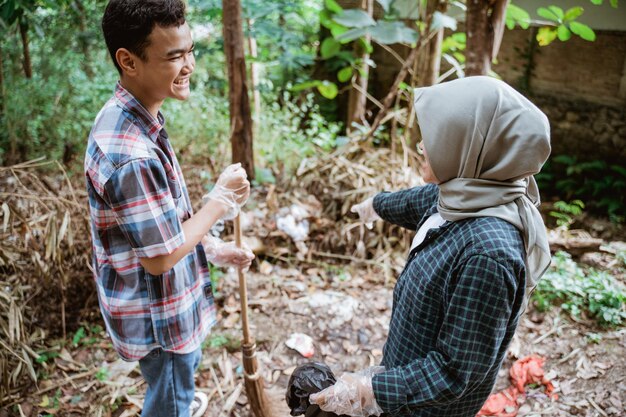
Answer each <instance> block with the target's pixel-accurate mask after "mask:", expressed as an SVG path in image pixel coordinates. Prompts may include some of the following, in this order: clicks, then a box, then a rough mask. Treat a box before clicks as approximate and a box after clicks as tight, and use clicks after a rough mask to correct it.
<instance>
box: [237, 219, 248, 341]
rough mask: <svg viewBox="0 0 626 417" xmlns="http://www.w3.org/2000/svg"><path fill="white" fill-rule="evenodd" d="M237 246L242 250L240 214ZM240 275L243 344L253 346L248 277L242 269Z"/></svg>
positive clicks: (239, 271) (239, 270) (238, 271)
mask: <svg viewBox="0 0 626 417" xmlns="http://www.w3.org/2000/svg"><path fill="white" fill-rule="evenodd" d="M235 245H237V247H238V248H240V249H241V218H240V214H238V215H237V217H235ZM237 273H238V275H239V298H240V299H241V327H242V329H243V343H244V344H246V345H247V344H251V343H252V341H251V340H250V329H249V327H248V290H247V288H246V276H245V274H244V273H243V271H242V270H241V269H238V270H237Z"/></svg>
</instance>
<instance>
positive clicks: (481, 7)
mask: <svg viewBox="0 0 626 417" xmlns="http://www.w3.org/2000/svg"><path fill="white" fill-rule="evenodd" d="M466 5H467V12H466V19H465V30H466V33H467V45H466V48H465V74H466V75H468V76H471V75H487V74H488V73H489V71H490V70H491V52H492V49H493V28H492V27H491V25H490V23H489V11H490V9H491V2H490V1H488V0H468V1H467V2H466Z"/></svg>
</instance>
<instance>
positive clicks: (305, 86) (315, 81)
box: [289, 80, 322, 93]
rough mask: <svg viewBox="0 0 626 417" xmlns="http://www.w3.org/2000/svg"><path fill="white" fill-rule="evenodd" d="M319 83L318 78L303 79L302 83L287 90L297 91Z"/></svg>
mask: <svg viewBox="0 0 626 417" xmlns="http://www.w3.org/2000/svg"><path fill="white" fill-rule="evenodd" d="M321 83H322V82H321V81H319V80H312V81H305V82H303V83H300V84H296V85H294V86H293V87H291V88H290V89H289V90H290V91H293V92H294V93H297V92H298V91H303V90H308V89H309V88H313V87H317V86H318V85H320V84H321Z"/></svg>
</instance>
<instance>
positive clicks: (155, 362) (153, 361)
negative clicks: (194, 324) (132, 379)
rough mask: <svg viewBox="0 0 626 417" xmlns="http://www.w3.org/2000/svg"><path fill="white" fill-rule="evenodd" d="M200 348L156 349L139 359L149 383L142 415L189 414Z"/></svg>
mask: <svg viewBox="0 0 626 417" xmlns="http://www.w3.org/2000/svg"><path fill="white" fill-rule="evenodd" d="M201 358H202V350H201V349H198V350H196V351H195V352H192V353H188V354H185V355H178V354H174V353H170V352H165V351H163V350H162V349H155V350H153V351H152V352H150V353H149V354H148V355H147V356H146V357H145V358H143V359H141V360H140V361H139V368H140V369H141V373H142V375H143V377H144V379H145V380H146V382H147V383H148V390H147V391H146V398H145V400H144V403H143V410H142V411H141V416H142V417H189V406H190V405H191V401H192V400H193V396H194V393H195V388H196V387H195V382H194V373H195V371H196V369H197V368H198V365H200V359H201Z"/></svg>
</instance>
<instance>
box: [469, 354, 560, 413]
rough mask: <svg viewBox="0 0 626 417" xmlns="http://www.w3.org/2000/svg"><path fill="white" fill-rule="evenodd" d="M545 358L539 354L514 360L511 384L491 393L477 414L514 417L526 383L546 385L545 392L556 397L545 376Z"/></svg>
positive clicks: (521, 402)
mask: <svg viewBox="0 0 626 417" xmlns="http://www.w3.org/2000/svg"><path fill="white" fill-rule="evenodd" d="M545 361H546V360H545V359H544V358H541V357H539V356H533V355H531V356H527V357H525V358H522V359H519V360H517V361H515V363H514V364H513V366H511V370H510V371H509V376H510V378H511V384H512V386H511V387H509V388H507V389H504V390H502V391H500V392H498V393H495V394H491V395H490V396H489V398H487V401H486V402H485V404H484V405H483V407H482V408H481V409H480V411H479V412H478V414H477V416H498V417H515V416H517V412H518V410H519V407H520V405H522V404H523V403H524V400H525V399H526V391H525V389H524V387H525V386H526V385H528V384H533V383H539V384H542V385H544V386H545V387H546V394H547V395H549V396H550V397H551V398H552V399H554V400H556V399H558V395H557V394H553V391H554V386H553V385H552V382H550V380H548V378H546V376H545V373H544V370H543V365H544V363H545Z"/></svg>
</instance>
